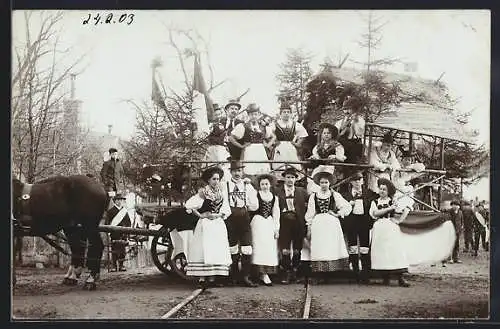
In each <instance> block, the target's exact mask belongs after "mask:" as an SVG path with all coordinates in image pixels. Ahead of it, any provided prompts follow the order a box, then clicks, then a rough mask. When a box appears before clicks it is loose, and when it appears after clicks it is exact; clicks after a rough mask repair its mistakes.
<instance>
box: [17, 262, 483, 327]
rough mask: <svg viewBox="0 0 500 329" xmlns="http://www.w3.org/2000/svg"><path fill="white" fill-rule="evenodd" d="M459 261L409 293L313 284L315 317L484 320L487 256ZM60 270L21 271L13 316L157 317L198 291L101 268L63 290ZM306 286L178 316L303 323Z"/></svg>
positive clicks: (195, 306)
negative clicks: (87, 287)
mask: <svg viewBox="0 0 500 329" xmlns="http://www.w3.org/2000/svg"><path fill="white" fill-rule="evenodd" d="M462 260H463V263H462V264H448V265H447V266H446V267H442V266H441V264H437V265H436V266H434V267H431V266H419V267H415V268H411V269H410V273H409V275H408V281H409V283H410V284H411V287H409V288H400V287H398V286H397V285H396V283H395V282H394V283H393V286H391V287H386V286H382V285H381V282H380V280H373V284H372V285H369V286H360V285H356V284H354V283H349V282H347V281H346V280H342V281H338V282H333V283H329V284H318V285H313V286H312V287H311V292H312V304H311V313H310V317H311V318H322V319H380V318H384V319H395V318H412V319H419V318H420V319H424V318H427V319H428V318H444V319H450V318H468V319H478V318H487V317H488V314H489V258H488V253H486V252H481V253H480V255H479V256H478V257H477V258H473V257H472V256H470V255H464V256H463V257H462ZM64 272H65V271H64V270H61V269H34V268H18V269H16V274H17V286H16V288H15V289H14V291H13V296H12V314H13V318H14V319H15V320H18V319H19V320H22V319H43V320H49V319H158V318H160V317H161V316H162V315H164V314H165V313H167V312H168V311H169V310H170V309H171V308H172V307H173V306H174V305H176V304H177V303H178V302H180V301H181V300H182V299H183V298H185V297H187V296H188V295H189V294H190V293H191V292H192V291H193V290H194V289H195V287H194V285H193V284H192V283H189V282H182V281H179V280H178V279H175V278H172V277H167V276H165V275H164V274H162V273H160V272H159V271H158V270H157V269H156V268H141V269H135V270H130V271H128V272H122V273H107V271H106V270H103V272H102V274H101V276H102V278H101V281H100V283H99V286H98V290H96V291H83V290H82V288H81V286H82V282H80V284H79V286H78V287H67V286H63V285H61V284H60V283H61V281H62V279H63V276H64ZM304 298H305V289H304V287H303V286H302V285H299V284H294V285H288V286H283V285H280V284H275V285H274V286H273V287H264V286H261V287H258V288H242V287H224V288H211V289H209V290H206V291H205V292H203V293H202V294H201V295H200V296H199V297H198V298H196V299H195V300H194V301H193V302H192V303H191V304H189V305H187V306H186V307H185V308H183V309H182V310H181V311H180V312H179V313H177V314H176V315H175V316H174V318H177V319H200V318H212V319H213V318H232V319H243V318H244V319H251V318H267V319H291V318H295V319H297V318H301V316H302V309H303V304H304Z"/></svg>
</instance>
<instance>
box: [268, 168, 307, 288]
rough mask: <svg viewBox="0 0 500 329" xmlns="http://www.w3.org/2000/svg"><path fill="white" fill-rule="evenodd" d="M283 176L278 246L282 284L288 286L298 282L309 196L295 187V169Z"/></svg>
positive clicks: (286, 170)
mask: <svg viewBox="0 0 500 329" xmlns="http://www.w3.org/2000/svg"><path fill="white" fill-rule="evenodd" d="M282 176H283V177H284V179H285V183H284V184H283V185H282V186H281V187H280V188H279V190H278V191H277V193H276V194H277V196H278V200H279V206H280V210H281V216H280V232H279V238H278V246H279V250H280V253H281V267H282V268H283V270H284V276H283V278H282V281H281V282H282V283H283V284H288V283H290V280H292V281H295V280H296V273H297V270H298V268H299V265H300V251H301V250H302V244H303V241H304V237H305V234H306V222H305V219H304V215H305V213H306V206H307V202H308V196H307V192H306V190H305V189H303V188H301V187H298V186H295V181H296V180H297V177H298V174H297V170H296V169H295V168H293V167H289V168H286V169H285V171H284V172H283V173H282ZM291 245H293V254H292V253H291V250H290V246H291ZM291 254H292V257H291V259H290V256H291Z"/></svg>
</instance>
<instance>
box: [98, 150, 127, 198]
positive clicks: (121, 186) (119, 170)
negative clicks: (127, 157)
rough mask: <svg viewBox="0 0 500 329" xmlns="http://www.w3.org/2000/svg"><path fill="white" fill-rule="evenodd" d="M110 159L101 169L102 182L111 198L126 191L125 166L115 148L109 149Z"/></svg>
mask: <svg viewBox="0 0 500 329" xmlns="http://www.w3.org/2000/svg"><path fill="white" fill-rule="evenodd" d="M108 152H109V156H110V159H109V160H108V161H105V162H104V163H103V165H102V169H101V181H102V183H103V184H104V188H105V189H106V192H108V195H109V196H110V197H113V196H114V195H116V194H117V193H119V192H122V191H124V190H125V174H124V171H123V166H122V163H121V161H120V159H119V158H118V150H117V149H116V148H114V147H112V148H110V149H109V151H108Z"/></svg>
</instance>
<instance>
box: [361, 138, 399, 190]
mask: <svg viewBox="0 0 500 329" xmlns="http://www.w3.org/2000/svg"><path fill="white" fill-rule="evenodd" d="M393 144H394V137H393V136H392V135H391V133H387V134H385V135H384V137H383V138H382V144H381V145H379V146H375V147H374V148H373V150H372V152H371V155H370V161H369V164H370V165H372V166H373V168H372V169H371V170H373V172H374V173H370V174H369V176H368V179H369V180H368V187H369V188H370V189H371V190H372V191H373V192H375V193H378V186H377V181H378V179H379V178H385V179H389V180H390V179H391V173H392V171H394V170H397V169H399V168H401V165H400V164H399V161H398V159H397V158H396V154H395V153H394V151H393V150H392V149H391V148H392V145H393Z"/></svg>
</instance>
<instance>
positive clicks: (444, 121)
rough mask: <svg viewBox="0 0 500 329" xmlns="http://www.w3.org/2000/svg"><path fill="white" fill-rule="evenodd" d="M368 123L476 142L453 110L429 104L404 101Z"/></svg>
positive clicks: (465, 141) (471, 142)
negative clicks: (454, 114)
mask: <svg viewBox="0 0 500 329" xmlns="http://www.w3.org/2000/svg"><path fill="white" fill-rule="evenodd" d="M367 125H373V126H378V127H383V128H389V129H395V130H400V131H406V132H412V133H416V134H420V135H428V136H437V137H441V138H444V139H448V140H454V141H459V142H464V143H469V144H474V137H473V135H472V133H470V132H469V131H467V130H466V129H465V127H464V125H463V124H461V123H459V122H458V121H457V119H456V118H455V117H454V116H453V114H452V113H451V111H449V110H444V109H441V108H436V107H433V106H431V105H428V104H422V103H403V104H401V106H399V107H397V108H394V109H393V110H391V111H387V112H385V113H383V114H381V115H380V116H379V117H378V118H377V119H376V120H375V122H373V123H367Z"/></svg>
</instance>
